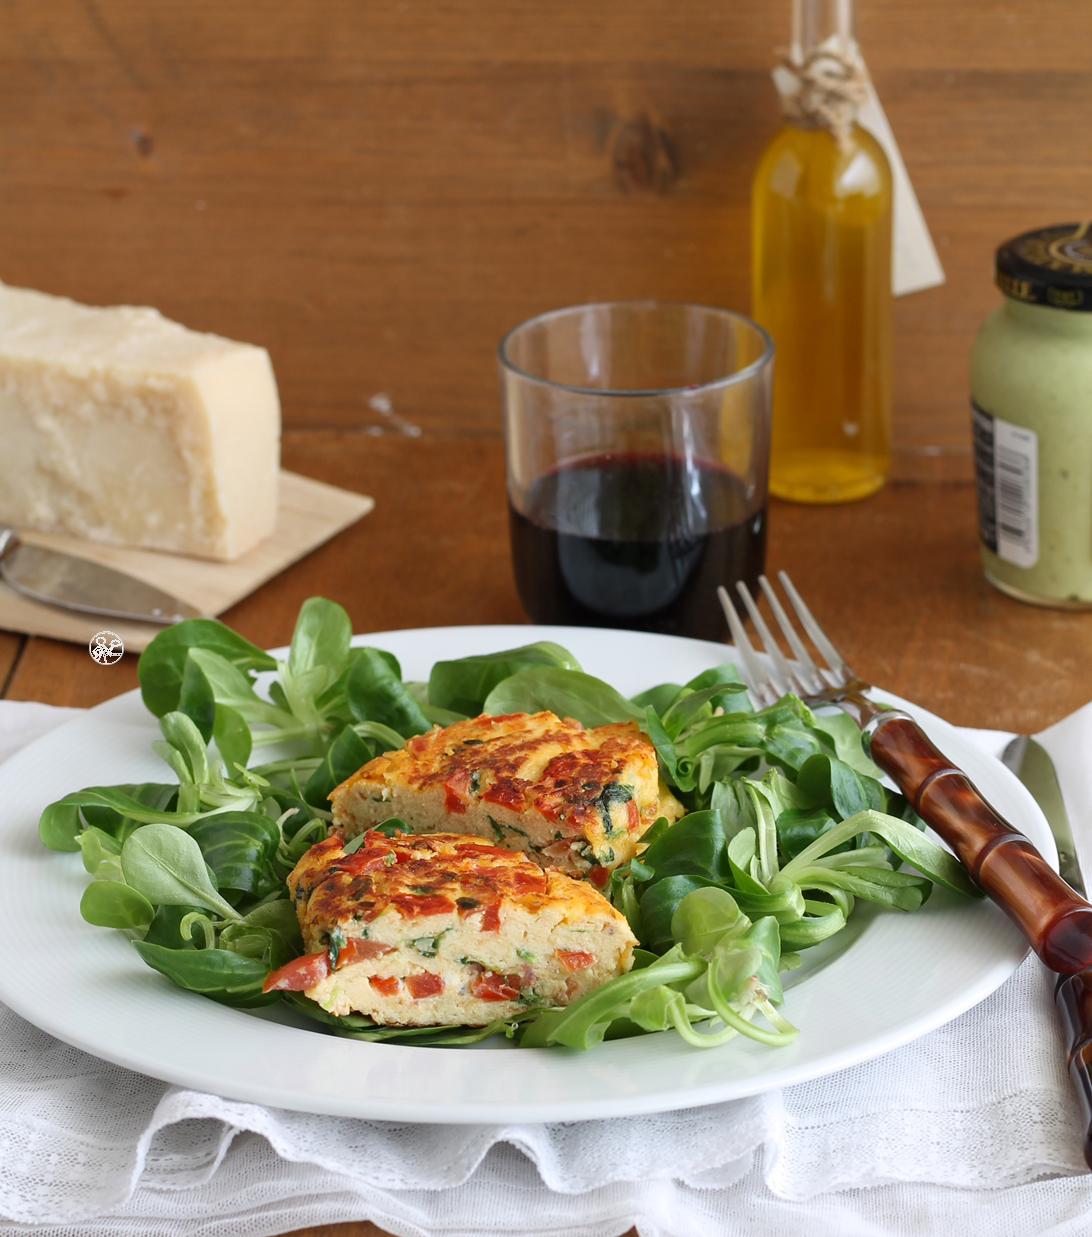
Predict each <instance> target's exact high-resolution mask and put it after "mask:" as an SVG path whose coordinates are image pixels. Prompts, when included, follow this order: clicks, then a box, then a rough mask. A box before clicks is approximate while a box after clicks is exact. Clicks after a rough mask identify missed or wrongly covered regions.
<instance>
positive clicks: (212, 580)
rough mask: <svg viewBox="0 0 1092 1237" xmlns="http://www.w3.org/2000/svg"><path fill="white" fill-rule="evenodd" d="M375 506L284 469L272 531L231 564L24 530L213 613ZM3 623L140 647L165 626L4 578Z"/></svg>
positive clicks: (33, 541)
mask: <svg viewBox="0 0 1092 1237" xmlns="http://www.w3.org/2000/svg"><path fill="white" fill-rule="evenodd" d="M374 506H375V502H374V500H373V499H371V498H369V497H367V495H365V494H354V493H352V492H350V491H349V490H341V489H338V488H337V487H336V486H333V485H327V484H326V483H325V482H322V481H312V480H311V479H310V478H309V477H301V476H299V475H298V474H297V473H292V472H284V471H282V472H281V481H280V507H279V510H278V513H277V526H276V528H275V529H274V530H273V534H272V536H270V537H267V538H266V540H265V541H263V542H262V543H261V544H260V545H258V546H255V548H254V549H253V550H251V551H250V552H249V553H248V554H244V555H243V557H242V558H239V559H236V560H235V561H234V562H233V563H214V562H209V561H207V560H206V559H200V558H184V557H183V556H181V555H179V554H162V553H159V552H157V551H155V550H129V549H123V548H120V547H118V546H110V545H100V544H98V543H96V542H93V541H83V540H80V539H79V538H76V537H60V536H56V535H53V534H50V533H32V532H28V533H25V534H22V533H21V534H20V536H22V538H23V540H24V541H26V543H27V544H28V545H40V546H46V547H48V548H49V549H52V550H62V551H63V552H64V553H66V554H75V555H77V556H78V557H80V558H86V559H90V560H91V561H92V562H96V563H102V564H104V565H105V566H107V567H114V568H116V569H117V570H118V571H124V572H127V573H128V574H129V575H132V576H136V577H137V579H139V580H145V581H146V582H147V583H149V584H154V585H156V586H157V587H159V588H162V589H165V590H166V591H167V592H168V593H171V594H173V595H174V596H175V597H179V598H181V600H182V601H188V602H189V603H190V605H191V606H196V607H197V608H198V609H199V610H201V611H202V612H203V613H205V614H209V615H215V614H222V613H223V612H224V611H225V610H227V609H229V608H230V607H231V606H233V605H234V604H235V603H236V602H237V601H241V600H242V599H243V598H244V597H246V596H247V595H248V594H249V593H252V592H253V591H254V590H255V589H256V588H257V587H258V586H259V585H261V584H264V583H265V582H266V580H268V579H270V578H271V577H273V576H275V575H277V573H278V572H281V571H283V570H284V569H285V568H286V567H288V566H290V565H291V564H292V563H295V562H298V560H299V559H301V558H303V557H304V556H305V555H307V554H310V552H311V551H312V550H313V549H315V548H316V546H320V545H322V543H323V542H324V541H329V539H330V538H331V537H333V536H334V535H335V533H339V532H341V530H342V529H343V528H348V527H349V525H350V524H355V523H356V521H357V520H359V519H360V518H361V517H362V516H365V515H367V514H368V512H369V511H371V509H372V508H373V507H374ZM0 629H4V630H7V631H17V632H26V633H27V634H28V635H33V636H52V637H53V638H54V639H56V640H69V641H71V642H73V643H75V644H87V643H88V642H89V641H90V640H91V638H92V637H93V636H94V635H95V633H96V632H99V631H103V630H109V631H112V632H114V633H115V634H116V635H118V636H120V637H121V639H122V642H123V643H124V645H125V648H126V650H127V651H129V652H137V653H139V652H140V651H141V650H142V649H144V648H146V647H147V646H148V643H149V642H150V641H151V639H152V637H153V636H154V635H155V634H156V632H158V631H162V628H161V627H157V626H156V625H155V624H153V623H127V622H123V621H122V620H121V619H113V618H103V617H99V616H97V615H94V614H78V613H76V612H74V611H72V610H62V609H61V608H60V607H59V606H49V605H45V604H43V603H41V602H38V601H31V600H30V598H29V597H24V596H23V595H22V594H21V593H17V592H15V590H14V589H12V588H9V587H8V586H7V585H6V584H4V583H3V582H0Z"/></svg>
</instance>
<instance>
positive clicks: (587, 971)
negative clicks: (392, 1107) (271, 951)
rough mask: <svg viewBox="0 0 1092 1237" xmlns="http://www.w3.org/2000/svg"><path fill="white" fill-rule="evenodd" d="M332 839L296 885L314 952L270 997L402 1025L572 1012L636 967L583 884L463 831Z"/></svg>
mask: <svg viewBox="0 0 1092 1237" xmlns="http://www.w3.org/2000/svg"><path fill="white" fill-rule="evenodd" d="M344 847H345V841H344V839H343V838H342V837H340V836H338V835H332V836H331V837H329V838H327V839H326V841H324V842H320V843H319V844H318V845H317V846H313V847H312V848H311V849H310V850H309V851H308V852H307V854H305V855H304V856H303V858H302V859H301V860H300V862H299V863H298V864H297V865H296V867H295V869H294V870H293V872H292V873H291V875H290V876H289V877H288V887H289V890H290V892H291V894H292V897H293V899H294V902H295V906H296V913H297V915H298V917H299V921H300V927H301V929H302V931H303V939H304V945H305V948H306V950H307V951H308V952H307V955H306V956H305V957H304V958H301V959H297V960H295V961H294V962H292V963H289V964H288V965H287V966H286V967H283V968H282V969H281V972H275V973H274V975H272V976H271V977H270V980H268V981H267V989H274V988H290V989H295V990H297V991H299V990H302V991H305V992H306V995H307V996H309V997H311V998H312V999H313V1000H315V1001H317V1002H318V1003H319V1004H320V1005H321V1006H322V1007H323V1008H324V1009H326V1010H327V1011H329V1012H330V1013H334V1014H338V1015H342V1014H346V1013H349V1012H350V1011H354V1010H355V1011H357V1012H360V1013H364V1014H368V1015H369V1016H370V1017H372V1018H373V1019H375V1020H376V1021H377V1022H382V1023H389V1024H399V1025H406V1026H439V1025H447V1024H461V1025H468V1026H484V1025H486V1024H487V1023H490V1022H492V1021H494V1020H495V1019H497V1018H505V1017H511V1016H514V1015H515V1014H517V1013H519V1012H521V1011H523V1010H525V1009H527V1008H529V1007H535V1006H557V1005H565V1004H568V1003H569V1002H570V1001H572V1000H575V999H576V998H577V997H579V996H582V995H583V994H584V993H586V992H590V991H591V990H592V989H593V988H596V987H598V986H599V985H600V984H602V983H605V982H606V980H608V979H610V978H612V977H613V976H615V975H619V974H622V973H624V972H625V971H627V970H628V969H629V967H630V965H631V964H632V957H633V946H634V944H636V938H635V937H634V936H633V933H632V932H631V931H630V928H629V925H628V924H627V923H626V920H625V918H624V917H623V916H622V915H620V914H619V913H618V912H617V911H616V910H615V909H614V908H613V907H612V906H611V905H610V903H609V902H608V901H607V900H606V898H604V897H603V896H602V895H601V894H599V893H598V892H596V890H594V889H593V888H591V886H589V885H587V884H586V883H584V882H583V881H576V880H573V879H571V878H570V877H568V876H565V875H563V874H562V873H560V872H556V871H549V872H547V871H544V870H543V869H542V868H541V867H539V866H538V865H537V864H535V863H534V862H533V861H531V860H530V859H528V858H527V857H526V856H525V855H521V854H519V853H517V852H514V851H509V850H504V849H501V848H499V847H495V846H488V845H485V844H484V843H482V842H481V841H479V840H478V839H477V838H474V837H470V836H467V835H465V834H433V835H430V836H426V837H418V836H413V835H410V834H402V835H395V836H394V837H392V838H388V837H386V836H385V835H384V834H382V833H378V832H374V831H370V832H368V833H367V834H366V835H365V838H364V842H363V844H362V845H361V846H360V847H359V849H357V850H355V851H353V852H352V853H349V854H346V853H345V849H344Z"/></svg>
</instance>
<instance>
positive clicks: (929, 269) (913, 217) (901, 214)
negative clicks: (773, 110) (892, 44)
mask: <svg viewBox="0 0 1092 1237" xmlns="http://www.w3.org/2000/svg"><path fill="white" fill-rule="evenodd" d="M831 42H833V40H831ZM860 55H861V54H860V50H859V49H858V50H857V56H858V58H860ZM861 64H862V66H863V65H864V60H863V59H861ZM866 73H867V70H866ZM773 80H774V86H776V87H777V92H778V94H780V95H782V96H785V95H787V94H791V93H792V92H793V90H794V89H795V86H796V78H795V77H794V76H793V75H792V73H790V72H789V70H788V69H785V68H780V67H779V68H776V69H774V70H773ZM857 123H858V124H859V125H860V126H861V128H862V129H867V130H868V132H869V133H871V134H872V136H873V137H874V138H875V139H876V141H877V142H879V144H880V145H881V146H882V147H883V153H884V154H885V155H886V156H887V161H888V163H890V165H891V183H892V190H893V192H892V204H891V214H892V225H891V226H892V238H891V290H892V292H893V293H894V294H895V296H905V295H906V293H908V292H921V291H922V290H923V289H925V288H935V287H937V285H938V284H942V283H943V282H944V268H943V267H942V266H941V264H940V258H939V257H938V256H937V251H936V246H935V245H934V244H933V238H932V236H930V234H929V226H928V224H927V223H926V222H925V216H924V215H923V214H922V213H921V206H920V205H919V204H918V197H917V194H916V193H915V192H914V186H913V185H912V184H911V183H910V174H909V173H908V172H907V170H906V164H905V163H904V162H903V160H902V155H901V154H900V153H899V144H898V142H896V141H895V135H894V133H892V132H891V126H890V125H889V124H888V123H887V116H886V115H885V114H884V110H883V107H882V106H881V105H880V100H879V98H878V97H877V95H876V90H875V87H874V86H873V85H872V79H871V78H869V79H868V98H867V99H866V101H865V103H864V106H863V107H862V108H861V110H860V111H859V112H858V114H857Z"/></svg>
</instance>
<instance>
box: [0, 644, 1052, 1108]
mask: <svg viewBox="0 0 1092 1237" xmlns="http://www.w3.org/2000/svg"><path fill="white" fill-rule="evenodd" d="M533 639H552V640H556V641H558V642H559V643H560V644H563V645H565V646H566V647H567V648H569V649H571V650H572V652H573V653H575V655H576V656H577V657H578V658H579V660H580V662H581V663H582V665H583V666H584V667H585V669H586V670H588V671H589V672H590V673H593V674H597V675H599V676H600V677H601V678H603V679H605V680H607V681H608V682H609V683H612V684H613V685H614V686H615V687H617V688H619V689H620V690H621V691H622V692H623V693H624V694H626V695H630V694H633V693H636V692H637V691H640V690H641V689H643V688H645V687H649V686H651V685H652V684H654V683H660V682H677V683H683V682H686V681H687V680H688V679H689V678H691V677H693V676H694V675H695V674H697V673H698V672H699V671H701V670H703V669H705V668H706V667H708V666H712V665H716V664H718V663H720V662H723V661H724V660H725V658H726V655H729V654H730V653H731V652H732V650H728V649H726V648H725V647H724V646H723V645H718V644H709V643H706V642H704V641H699V640H682V639H676V638H673V637H668V636H654V635H643V634H640V633H635V632H623V631H603V630H595V629H591V628H537V629H536V628H533V627H449V628H433V629H422V630H417V631H398V632H383V633H380V634H377V635H374V636H368V637H361V638H359V639H358V640H357V641H356V643H370V644H374V645H376V646H377V647H379V648H383V649H388V650H389V651H391V652H392V653H394V654H395V655H396V656H397V657H398V658H399V660H400V661H401V663H402V667H403V673H404V674H405V676H406V677H407V678H416V679H423V678H426V677H427V675H428V671H429V669H430V667H431V666H432V663H433V662H434V661H436V660H438V659H440V658H448V657H460V656H463V655H466V654H469V653H474V652H487V651H493V650H497V649H503V648H512V647H514V646H516V645H520V644H524V643H527V642H528V641H529V640H533ZM104 673H109V671H105V672H104ZM885 698H887V699H892V698H891V697H889V696H887V697H885ZM893 702H894V701H893ZM898 703H900V704H901V705H902V707H911V708H912V706H907V705H905V702H898ZM913 712H914V713H915V715H916V716H917V717H918V719H919V720H920V721H921V723H922V725H923V726H924V727H925V729H926V730H927V731H928V732H929V734H930V735H931V736H932V738H933V739H934V741H935V742H937V743H938V744H939V745H940V747H941V749H942V750H943V751H944V752H945V754H946V755H947V756H948V757H949V758H950V759H952V760H953V761H954V762H956V763H958V764H960V765H961V766H962V767H963V768H965V769H966V771H967V772H968V774H970V776H971V777H972V778H973V779H974V781H975V782H976V783H977V784H978V786H979V787H980V788H981V790H982V791H983V793H984V794H985V795H986V796H987V798H988V799H990V801H991V802H992V803H993V804H994V805H995V806H996V807H997V808H998V809H999V810H1000V811H1001V812H1002V814H1003V815H1004V816H1005V817H1006V818H1007V819H1008V820H1009V821H1010V822H1011V823H1012V824H1013V825H1014V826H1015V827H1016V828H1018V829H1020V830H1021V831H1022V832H1024V833H1025V834H1026V835H1027V836H1028V837H1029V838H1031V840H1032V841H1033V842H1034V843H1035V844H1036V845H1037V846H1038V847H1039V848H1040V850H1041V851H1042V852H1043V853H1044V854H1045V855H1046V856H1047V857H1048V858H1049V859H1050V860H1051V862H1055V861H1056V854H1055V850H1054V846H1053V842H1052V840H1051V837H1050V833H1049V830H1048V828H1047V825H1046V822H1045V820H1044V819H1043V816H1042V814H1041V813H1040V811H1039V809H1038V808H1037V807H1036V805H1035V803H1034V801H1033V800H1032V798H1031V797H1030V795H1029V794H1028V792H1027V791H1026V790H1025V789H1024V787H1023V786H1022V785H1021V784H1020V783H1019V782H1018V781H1017V780H1016V778H1015V777H1013V776H1012V775H1011V774H1010V773H1009V772H1008V771H1007V770H1006V769H1005V768H1003V766H1002V765H1001V764H999V763H998V762H997V761H995V760H993V759H991V758H990V757H988V756H985V755H983V754H982V753H981V752H980V751H979V750H978V749H976V748H975V747H973V746H972V745H970V744H969V743H968V742H966V741H965V740H964V739H962V738H961V737H960V735H959V733H958V732H957V731H955V730H954V729H953V728H952V727H950V726H948V725H947V724H946V723H945V722H943V721H941V720H939V719H938V718H935V717H933V716H932V715H930V714H928V713H926V712H924V711H923V710H920V709H913ZM156 736H157V730H156V726H155V722H154V719H152V718H151V717H150V715H149V714H148V713H147V712H146V711H145V710H144V707H143V705H142V704H141V701H140V697H139V695H138V694H137V693H136V692H132V693H129V694H127V695H124V696H120V697H118V698H117V699H114V700H111V701H108V702H107V703H105V704H103V705H100V706H99V707H98V708H96V709H92V710H90V711H89V712H88V713H87V715H86V716H85V717H80V718H77V719H75V720H73V721H71V722H69V723H68V724H66V725H65V726H62V727H61V728H60V729H58V730H56V731H54V732H53V733H52V734H49V735H46V736H45V737H44V738H42V739H40V740H38V741H37V742H36V743H33V744H31V745H30V746H29V747H27V748H25V749H24V750H23V751H21V752H19V753H18V754H17V755H16V756H15V757H13V758H12V759H11V760H10V761H8V762H7V763H6V764H4V765H3V766H2V767H0V804H2V805H3V811H2V814H0V864H2V869H0V870H2V871H3V873H4V896H3V898H0V935H2V936H3V939H4V940H6V941H7V942H8V944H7V946H6V947H5V949H4V950H3V951H2V952H0V999H2V1000H3V1001H4V1002H6V1003H7V1004H8V1005H9V1006H10V1007H11V1008H12V1009H14V1010H15V1011H16V1012H17V1013H19V1014H21V1015H22V1016H23V1017H24V1018H27V1019H28V1020H29V1021H31V1022H32V1023H34V1024H35V1025H37V1026H38V1027H40V1028H42V1030H44V1031H47V1032H49V1033H50V1034H52V1035H55V1036H57V1037H58V1038H59V1039H62V1040H65V1041H67V1042H68V1043H70V1044H73V1045H75V1046H76V1047H77V1048H82V1049H84V1050H85V1051H87V1052H90V1053H93V1054H95V1055H96V1056H98V1057H102V1058H104V1059H106V1060H108V1061H113V1062H115V1063H116V1064H118V1065H122V1066H126V1067H128V1068H129V1069H133V1070H139V1071H140V1072H142V1073H145V1074H151V1075H153V1076H154V1077H157V1078H162V1079H164V1080H166V1081H169V1082H173V1083H177V1084H180V1085H182V1086H186V1087H192V1088H195V1089H198V1090H202V1091H210V1092H214V1093H218V1094H220V1095H224V1096H227V1097H229V1098H232V1099H239V1100H250V1101H255V1102H259V1103H262V1104H272V1105H276V1106H279V1107H283V1108H293V1109H300V1110H303V1111H309V1112H320V1113H333V1114H338V1115H344V1116H354V1117H372V1118H381V1119H388V1120H396V1121H437V1122H508V1121H560V1120H565V1121H574V1120H584V1119H589V1118H593V1117H610V1116H621V1115H630V1114H636V1113H644V1112H659V1111H664V1110H668V1109H673V1108H683V1107H689V1106H693V1105H700V1104H711V1103H714V1102H717V1101H720V1100H726V1099H731V1098H734V1097H738V1096H743V1095H750V1094H754V1093H757V1092H761V1091H765V1090H768V1089H769V1088H772V1087H778V1086H783V1085H785V1084H788V1083H794V1082H801V1081H803V1080H805V1079H808V1078H814V1077H816V1076H818V1075H821V1074H827V1073H830V1072H832V1071H834V1070H839V1069H843V1068H845V1067H846V1066H849V1065H853V1064H855V1063H856V1062H859V1061H864V1060H867V1059H868V1058H870V1057H874V1056H877V1055H878V1054H879V1053H882V1052H886V1051H888V1050H889V1049H891V1048H895V1047H897V1046H898V1045H900V1044H904V1043H906V1042H908V1041H909V1040H912V1039H914V1038H915V1037H916V1036H919V1035H922V1034H924V1033H925V1032H926V1031H929V1030H932V1029H933V1028H934V1027H937V1026H940V1025H941V1024H942V1023H944V1022H947V1021H948V1020H949V1019H951V1018H954V1017H955V1016H956V1015H957V1014H960V1013H962V1012H963V1011H964V1010H966V1009H969V1008H970V1007H971V1006H972V1005H974V1004H976V1003H977V1002H978V1001H981V1000H982V999H983V998H984V997H985V996H987V995H988V994H989V993H990V992H992V991H993V990H994V989H995V988H997V987H998V986H999V985H1000V984H1001V983H1002V982H1003V981H1004V980H1005V979H1006V978H1007V977H1008V976H1009V975H1010V974H1012V972H1013V971H1014V970H1015V968H1016V966H1017V965H1018V964H1019V962H1020V961H1021V959H1022V958H1023V957H1024V955H1025V953H1026V948H1025V945H1024V942H1023V940H1022V938H1021V937H1020V936H1019V935H1018V933H1017V932H1016V930H1015V929H1014V928H1013V927H1012V926H1011V925H1010V924H1009V922H1008V920H1007V919H1006V918H1005V917H1004V916H1003V915H1002V914H1001V913H1000V912H999V911H998V910H997V909H996V908H995V907H994V906H993V905H992V904H990V903H989V902H985V901H983V902H974V903H971V902H967V901H964V900H961V899H957V898H955V897H954V896H949V895H946V894H945V893H944V891H943V890H937V891H935V892H934V894H933V897H932V898H931V899H930V901H929V902H928V903H926V905H925V906H924V907H923V908H922V909H921V910H920V911H918V912H916V913H914V914H911V915H902V914H897V913H893V912H892V913H885V912H876V913H873V912H872V911H871V908H863V913H862V912H859V914H860V919H859V920H858V917H857V915H855V916H854V921H851V926H850V927H849V928H847V929H845V930H844V931H843V933H841V934H839V937H838V938H834V940H835V941H837V942H838V947H837V948H836V949H834V950H832V951H831V952H830V953H829V954H828V955H827V956H826V958H825V959H824V957H823V955H819V957H818V959H816V958H815V957H813V959H812V961H811V964H810V966H809V968H808V969H809V971H810V973H809V974H807V975H806V977H805V978H804V979H803V981H802V982H800V983H798V984H796V985H795V986H793V987H792V988H791V989H790V990H789V992H788V994H787V999H786V1006H785V1012H786V1014H787V1016H788V1017H789V1018H790V1019H791V1020H792V1021H793V1022H794V1023H795V1024H796V1025H797V1026H798V1027H799V1028H800V1036H799V1038H798V1039H797V1040H796V1042H795V1043H793V1044H791V1045H790V1046H788V1047H786V1048H779V1049H770V1048H767V1047H764V1046H762V1045H760V1044H756V1043H753V1042H752V1041H750V1040H739V1039H737V1040H736V1041H735V1042H733V1043H729V1044H726V1045H724V1046H722V1047H721V1048H717V1049H710V1050H696V1049H693V1048H690V1047H687V1045H686V1044H684V1043H683V1042H682V1041H681V1040H680V1039H679V1038H678V1037H677V1036H676V1034H675V1033H674V1032H673V1031H672V1032H665V1033H662V1034H658V1035H648V1036H642V1037H640V1038H636V1039H629V1040H620V1041H615V1042H612V1043H607V1044H603V1045H601V1046H600V1047H598V1048H596V1049H594V1050H593V1051H591V1052H587V1053H579V1052H576V1051H570V1050H567V1049H546V1050H543V1049H534V1050H530V1049H528V1050H519V1049H513V1048H512V1047H511V1046H509V1045H507V1044H505V1043H503V1042H502V1043H501V1045H500V1046H497V1045H496V1043H495V1041H487V1042H486V1043H485V1044H484V1045H479V1046H477V1047H475V1048H473V1049H442V1048H413V1047H403V1046H400V1045H393V1044H368V1043H358V1042H355V1041H350V1040H344V1039H337V1038H335V1037H333V1036H328V1035H324V1034H321V1033H317V1032H316V1031H314V1030H311V1029H305V1027H304V1025H303V1023H302V1021H301V1022H300V1023H298V1024H295V1025H293V1024H292V1016H291V1015H289V1017H288V1018H287V1019H285V1017H284V1015H279V1014H274V1015H273V1017H272V1018H271V1017H269V1016H264V1017H263V1016H258V1015H255V1014H249V1013H244V1012H241V1011H238V1010H233V1009H228V1008H225V1007H224V1006H221V1005H217V1004H216V1003H214V1002H213V1001H209V1000H206V999H204V998H202V997H199V996H196V995H195V994H192V993H189V992H184V991H182V990H180V989H178V988H176V987H174V986H173V985H172V984H171V983H170V982H169V981H168V980H166V979H165V978H163V977H162V976H161V975H158V974H157V973H155V972H154V971H152V970H150V969H149V968H148V967H146V966H145V965H144V963H143V962H142V961H141V960H140V958H139V957H138V956H137V953H136V951H135V950H134V949H133V948H132V947H131V945H130V944H129V943H128V941H127V940H126V939H125V937H124V936H122V934H121V933H118V932H113V931H110V930H108V929H103V928H93V927H91V926H89V925H88V924H86V923H84V922H83V920H82V919H81V918H80V914H79V909H78V908H79V901H80V896H81V893H82V891H83V888H84V886H85V885H86V883H87V879H88V878H87V876H86V874H85V872H84V870H83V867H82V864H81V862H80V857H79V856H78V855H74V854H56V853H53V852H49V851H46V850H44V849H43V848H42V846H41V845H40V843H39V841H38V837H37V822H38V816H39V814H40V812H41V810H42V808H43V807H45V805H46V804H48V803H50V802H52V801H53V800H55V799H57V798H59V797H60V796H61V795H64V794H67V793H68V792H70V791H73V790H77V789H80V788H82V787H84V786H89V785H108V784H112V783H119V782H142V781H162V780H170V778H169V774H167V773H166V768H165V766H164V765H163V764H162V763H161V762H160V761H159V760H158V758H157V757H156V756H155V755H153V753H152V751H151V749H150V746H149V745H150V742H151V740H152V739H153V738H155V737H156ZM165 774H166V777H165ZM854 922H856V925H857V926H856V929H855V930H853V924H854ZM833 943H834V942H833V941H832V942H831V944H833ZM811 952H812V953H813V955H814V951H811ZM274 1008H276V1007H274ZM278 1019H279V1020H278Z"/></svg>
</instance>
